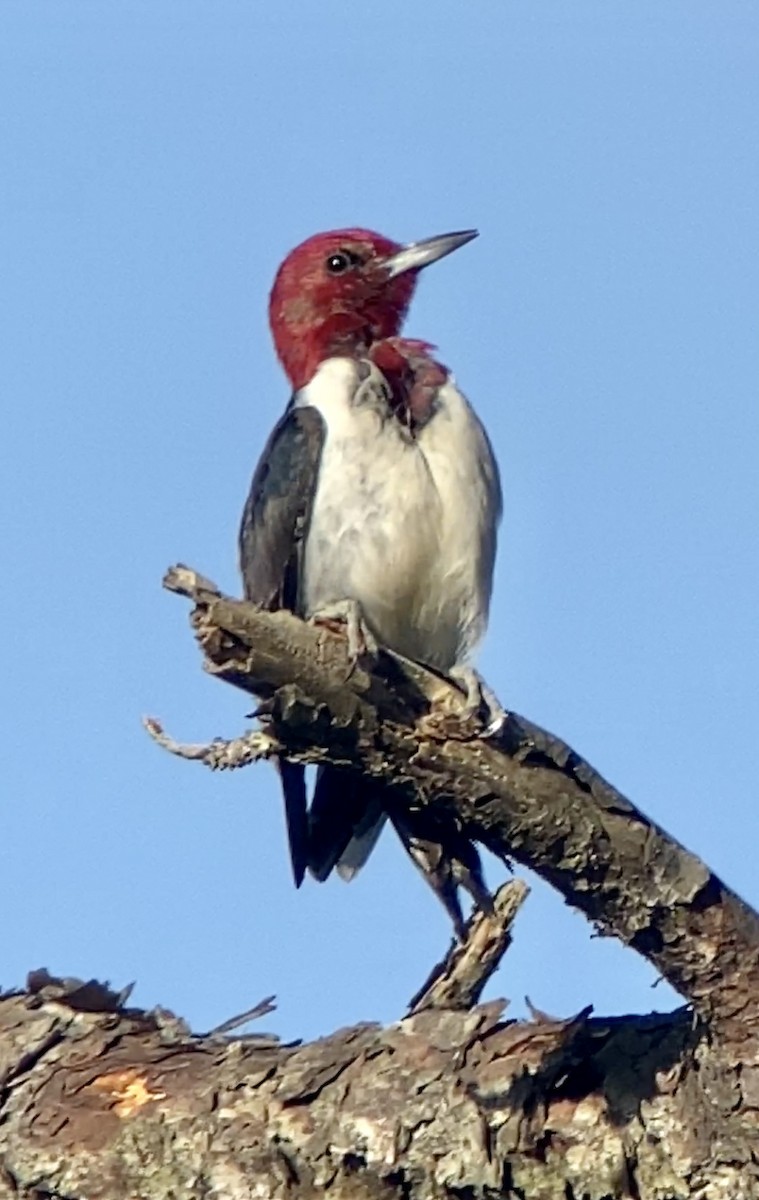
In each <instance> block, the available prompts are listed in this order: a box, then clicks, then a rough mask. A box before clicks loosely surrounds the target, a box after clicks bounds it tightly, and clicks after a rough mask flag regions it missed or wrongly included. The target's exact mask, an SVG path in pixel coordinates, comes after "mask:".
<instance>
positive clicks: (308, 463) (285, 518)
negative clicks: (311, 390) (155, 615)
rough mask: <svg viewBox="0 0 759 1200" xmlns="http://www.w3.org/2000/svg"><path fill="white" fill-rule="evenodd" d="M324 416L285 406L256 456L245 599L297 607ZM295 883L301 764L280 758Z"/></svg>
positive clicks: (303, 846)
mask: <svg viewBox="0 0 759 1200" xmlns="http://www.w3.org/2000/svg"><path fill="white" fill-rule="evenodd" d="M323 444H324V423H323V421H322V419H321V417H320V415H319V413H318V412H317V411H316V409H315V408H309V407H304V408H295V407H294V406H293V404H292V402H291V403H290V405H289V406H288V408H287V410H286V412H285V414H284V416H283V417H282V418H281V420H279V421H278V422H277V424H276V425H275V427H274V429H273V431H272V434H271V437H270V438H269V440H268V442H267V443H266V446H265V448H264V451H263V454H262V455H261V458H260V459H259V462H258V466H257V467H256V470H255V474H254V475H253V482H252V483H251V485H250V492H249V493H248V499H247V501H246V502H245V508H244V509H243V514H242V521H241V522H240V537H239V545H240V570H241V572H242V579H243V587H244V590H245V598H246V600H250V601H251V602H252V603H253V604H257V605H259V607H261V608H267V609H278V608H287V609H290V610H291V611H292V612H297V611H298V607H299V600H300V595H299V593H300V571H301V563H302V557H303V543H304V541H305V538H306V535H307V533H308V524H309V521H310V519H311V508H312V504H313V497H314V493H315V491H316V482H317V477H318V473H319V462H320V459H321V451H322V446H323ZM277 767H278V769H279V774H280V779H281V781H282V791H283V793H284V798H285V817H286V820H287V836H288V839H289V842H290V859H291V861H292V867H293V875H294V876H295V883H296V885H297V886H298V887H299V886H300V884H301V883H302V882H303V875H304V873H305V870H306V867H307V866H308V856H309V849H308V847H309V840H308V814H307V796H306V780H305V769H304V768H303V767H301V766H299V765H298V764H297V763H288V762H278V763H277Z"/></svg>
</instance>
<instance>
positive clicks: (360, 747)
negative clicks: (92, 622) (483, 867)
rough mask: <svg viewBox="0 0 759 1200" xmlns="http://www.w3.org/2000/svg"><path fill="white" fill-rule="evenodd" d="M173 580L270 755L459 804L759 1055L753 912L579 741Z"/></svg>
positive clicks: (169, 582)
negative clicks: (254, 715)
mask: <svg viewBox="0 0 759 1200" xmlns="http://www.w3.org/2000/svg"><path fill="white" fill-rule="evenodd" d="M165 585H166V587H167V588H169V589H170V590H173V591H177V592H180V593H181V594H183V595H185V596H187V597H189V598H190V599H191V600H193V601H194V604H195V607H194V611H193V613H192V625H193V628H194V630H195V635H196V637H197V639H198V642H199V644H200V647H201V649H202V651H203V654H204V657H205V662H204V667H205V669H206V670H207V671H209V672H210V673H211V674H213V675H216V676H217V677H218V678H220V679H224V680H225V681H227V682H229V683H232V684H233V685H234V686H236V687H238V688H241V689H243V690H244V691H246V692H250V693H252V694H254V695H257V696H259V697H263V723H264V733H265V735H266V737H267V738H269V737H270V738H271V739H272V741H270V742H266V743H265V745H266V746H267V747H269V752H271V748H272V747H274V746H275V745H276V747H277V752H278V753H282V754H284V755H285V756H286V757H288V758H290V759H292V760H293V761H301V762H325V761H329V762H333V763H336V764H344V765H352V766H354V767H356V768H359V769H360V770H361V771H363V772H364V773H366V774H368V775H371V776H374V777H376V778H381V779H387V780H392V783H393V785H394V789H395V791H396V794H400V795H401V796H402V797H403V798H404V800H405V801H406V802H407V803H408V805H409V806H424V805H430V804H432V805H437V806H441V807H442V808H446V809H448V810H451V811H454V812H455V814H456V817H457V819H458V820H459V821H460V822H461V823H462V826H463V829H464V832H465V833H466V834H467V835H468V836H470V837H472V838H474V839H476V840H478V841H480V842H482V843H483V844H484V845H486V846H487V847H488V848H489V849H490V850H492V851H494V852H495V853H496V854H499V855H500V856H501V857H502V858H504V859H508V858H509V857H513V858H515V859H516V860H518V861H519V862H521V863H524V864H525V865H526V866H528V867H531V868H532V869H533V870H535V871H536V872H537V873H538V874H540V875H542V877H543V878H544V879H546V880H547V881H548V882H549V883H551V884H552V885H553V886H554V887H555V888H556V889H557V890H558V891H559V892H561V894H562V895H563V896H564V898H565V899H566V900H567V902H568V903H569V904H572V905H573V906H574V907H576V908H579V909H580V910H581V911H582V912H584V913H585V915H586V916H587V917H588V918H589V920H591V921H592V922H593V924H594V925H595V926H596V927H597V928H598V929H600V930H601V931H602V932H603V933H605V934H611V935H613V936H615V937H617V938H619V939H620V940H621V941H623V942H625V943H627V944H628V945H630V946H632V947H633V949H635V950H636V951H637V952H638V953H639V954H641V955H643V956H644V957H645V958H646V959H648V960H649V961H650V962H651V963H652V964H653V965H654V967H655V968H656V969H657V971H658V972H659V973H660V974H661V975H663V976H664V978H665V979H667V980H668V981H669V982H670V983H671V984H672V986H673V987H674V988H676V989H677V991H678V992H679V993H680V994H681V995H682V996H683V997H684V998H685V999H686V1000H688V1001H690V1002H691V1003H692V1004H693V1005H694V1008H695V1009H696V1011H697V1012H698V1013H699V1015H700V1016H701V1017H702V1018H704V1019H705V1020H707V1021H708V1022H709V1024H710V1028H711V1032H712V1036H713V1037H714V1038H715V1039H717V1040H718V1041H719V1042H720V1043H721V1044H722V1045H723V1046H725V1047H728V1046H730V1045H733V1046H740V1047H741V1048H742V1050H743V1051H744V1052H745V1051H746V1049H747V1047H748V1046H749V1045H750V1046H751V1047H752V1057H755V1058H756V1060H757V1061H759V918H758V917H757V914H756V913H755V912H754V911H753V910H752V909H750V908H749V907H748V905H746V904H745V903H744V902H743V901H742V900H741V899H740V898H739V897H738V896H736V895H735V893H733V892H731V891H730V889H729V888H728V887H726V886H725V884H724V883H722V881H721V880H720V879H719V878H718V877H717V876H716V875H714V874H713V873H712V872H711V871H710V870H709V868H708V867H707V866H706V865H705V864H704V863H703V862H701V860H700V859H698V858H697V857H696V856H695V855H693V854H690V853H689V852H688V851H687V850H685V849H684V848H683V847H682V846H681V845H679V843H678V842H677V841H675V839H674V838H672V837H670V836H669V835H668V834H666V833H665V832H664V831H663V830H662V829H660V828H659V827H658V826H657V825H655V824H654V822H652V821H651V820H649V818H647V817H646V816H645V815H644V814H643V813H642V812H641V811H640V810H638V809H637V808H635V807H634V806H633V805H632V804H630V802H629V801H628V800H627V799H626V798H625V797H624V796H622V795H621V793H619V792H618V791H617V790H616V789H615V788H613V787H612V786H611V785H610V784H608V783H606V781H605V780H603V779H602V778H601V776H600V775H598V773H597V772H596V771H594V769H593V768H592V767H591V766H590V765H589V764H588V763H587V762H585V761H584V760H583V759H582V758H581V757H580V756H579V755H578V754H577V753H576V752H575V751H573V750H572V749H571V748H570V747H569V746H567V745H566V744H565V743H564V742H562V741H561V740H560V739H559V738H556V737H554V736H553V735H551V734H550V733H547V732H546V731H545V730H543V729H541V728H539V727H538V726H536V725H534V724H533V723H532V722H530V721H527V720H526V719H525V718H523V717H519V716H517V715H516V714H514V713H512V714H510V715H509V717H508V719H507V721H506V724H505V726H504V728H503V730H502V731H501V732H500V734H499V736H498V737H497V738H495V739H491V740H482V739H481V738H480V737H479V736H478V733H479V730H478V729H477V728H476V727H475V726H473V725H472V724H471V723H470V724H468V725H467V724H462V722H461V721H460V720H459V718H458V717H457V712H458V711H459V710H460V707H461V696H460V694H459V692H458V691H457V689H456V687H455V686H454V685H453V684H451V683H450V682H449V681H447V680H446V679H444V678H442V677H441V676H439V675H436V674H434V673H433V672H430V671H427V670H425V669H424V668H422V667H420V666H418V665H417V664H413V663H408V662H406V661H405V660H402V659H399V658H397V657H395V656H392V655H388V654H382V655H380V658H379V660H378V662H377V663H375V664H372V668H371V670H370V669H369V668H368V666H367V664H365V663H364V664H361V665H360V666H359V667H358V668H357V669H356V670H353V671H351V669H350V664H349V662H348V657H347V649H346V645H345V642H344V639H343V638H342V637H341V636H340V635H339V634H338V633H335V632H332V631H330V630H328V629H324V628H316V627H313V626H311V625H308V624H306V623H304V622H302V621H300V620H298V619H297V618H296V617H294V616H292V615H291V614H290V613H286V612H277V613H268V612H260V611H257V610H256V609H254V608H253V607H251V606H250V605H248V604H246V603H244V602H242V601H237V600H231V599H229V598H227V597H225V596H222V595H221V594H220V593H219V592H218V590H217V589H216V588H214V586H213V584H211V583H209V581H208V580H206V579H203V578H201V577H199V576H196V575H195V573H194V572H193V571H191V570H190V569H188V568H186V567H181V568H175V569H174V570H172V571H170V572H169V573H168V575H167V577H166V580H165ZM212 745H214V744H213V743H212ZM200 757H201V758H202V757H203V756H202V755H200ZM744 1057H745V1054H744Z"/></svg>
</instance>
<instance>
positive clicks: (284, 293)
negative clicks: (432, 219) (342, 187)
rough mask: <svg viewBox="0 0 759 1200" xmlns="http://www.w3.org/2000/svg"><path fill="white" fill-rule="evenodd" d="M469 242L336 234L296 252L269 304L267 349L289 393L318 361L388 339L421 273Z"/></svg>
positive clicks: (461, 236) (452, 237)
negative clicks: (269, 345)
mask: <svg viewBox="0 0 759 1200" xmlns="http://www.w3.org/2000/svg"><path fill="white" fill-rule="evenodd" d="M476 236H477V235H476V233H475V232H474V231H473V230H467V231H466V232H465V233H448V234H443V235H442V236H441V237H435V238H428V239H427V240H426V241H423V242H412V243H411V244H410V245H408V246H401V245H400V244H399V243H398V242H392V241H390V239H389V238H386V237H382V235H381V234H379V233H372V232H371V230H368V229H338V230H335V231H334V232H333V233H317V234H316V235H315V236H314V237H311V238H309V239H308V241H305V242H302V243H301V245H300V246H296V248H295V249H294V250H292V251H291V252H290V254H288V256H287V258H286V259H285V261H284V262H283V263H282V265H281V267H280V268H279V270H278V271H277V275H276V278H275V280H274V286H273V288H272V290H271V296H270V297H269V324H270V326H271V332H272V337H273V338H274V346H275V348H276V351H277V354H278V356H279V360H280V362H281V363H282V366H283V367H284V369H285V371H286V372H287V375H288V377H289V379H290V382H291V383H292V385H293V387H295V388H299V387H303V385H304V384H306V383H307V382H308V380H309V379H310V378H311V377H312V375H313V374H314V372H315V371H316V369H317V367H318V366H319V363H320V362H323V360H324V359H325V358H329V357H331V356H332V355H337V354H344V355H348V356H350V355H354V354H362V353H366V351H367V350H368V349H369V347H370V346H371V345H372V344H373V343H374V342H376V341H380V340H381V339H383V338H389V337H395V336H396V335H397V334H398V333H399V332H400V329H401V326H402V325H403V321H404V318H405V316H406V313H407V311H408V306H409V304H410V303H411V298H412V296H413V294H414V288H415V287H416V280H417V275H418V273H419V271H420V270H421V269H422V267H425V266H427V264H428V263H431V262H435V261H436V260H437V259H438V258H442V257H443V255H445V254H450V252H451V251H452V250H456V249H457V248H458V247H459V246H463V245H464V244H465V243H466V242H468V241H471V239H472V238H473V237H476Z"/></svg>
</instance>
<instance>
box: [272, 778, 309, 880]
mask: <svg viewBox="0 0 759 1200" xmlns="http://www.w3.org/2000/svg"><path fill="white" fill-rule="evenodd" d="M277 770H278V771H279V777H280V780H281V781H282V792H283V794H284V798H285V820H286V821H287V837H288V839H289V842H290V862H291V863H292V868H293V876H294V878H295V886H296V887H300V885H301V884H302V883H303V876H304V875H305V873H306V867H307V866H308V798H307V796H306V768H305V767H302V766H301V765H300V763H290V762H285V760H284V759H282V758H280V759H277Z"/></svg>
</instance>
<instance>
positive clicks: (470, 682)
mask: <svg viewBox="0 0 759 1200" xmlns="http://www.w3.org/2000/svg"><path fill="white" fill-rule="evenodd" d="M449 675H450V677H451V679H452V680H453V682H454V683H457V684H458V685H459V687H460V688H461V689H462V690H463V691H464V692H465V693H466V699H465V701H464V705H463V708H462V709H461V712H460V717H461V720H462V721H471V720H473V719H474V718H477V717H481V718H482V723H483V725H484V730H483V736H484V737H486V738H490V737H496V736H497V734H499V733H500V732H501V730H502V729H503V726H504V723H505V721H506V717H507V716H508V713H507V712H506V709H505V708H504V707H503V705H502V704H501V702H500V700H499V699H498V697H497V696H496V694H495V692H494V691H493V689H492V688H491V687H489V686H488V684H487V683H485V680H484V679H483V678H482V676H481V675H480V674H479V672H478V671H475V669H474V667H468V666H462V667H453V668H452V669H451V671H449Z"/></svg>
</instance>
